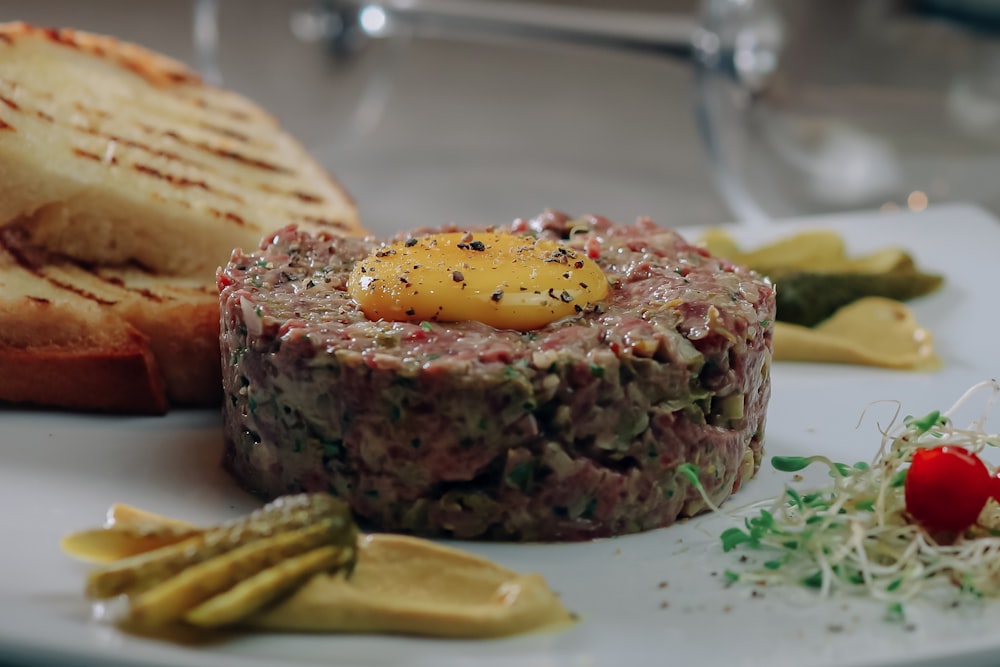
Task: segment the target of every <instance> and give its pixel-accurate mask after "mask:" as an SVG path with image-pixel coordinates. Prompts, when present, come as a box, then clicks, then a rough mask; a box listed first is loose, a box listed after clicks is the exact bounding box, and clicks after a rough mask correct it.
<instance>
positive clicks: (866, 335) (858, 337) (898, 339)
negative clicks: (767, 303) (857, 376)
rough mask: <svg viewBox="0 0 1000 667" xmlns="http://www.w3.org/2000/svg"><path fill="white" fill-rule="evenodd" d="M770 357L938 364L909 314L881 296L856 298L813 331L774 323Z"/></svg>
mask: <svg viewBox="0 0 1000 667" xmlns="http://www.w3.org/2000/svg"><path fill="white" fill-rule="evenodd" d="M774 358H775V359H776V360H778V361H817V362H828V363H845V364H861V365H869V366H881V367H884V368H898V369H913V370H931V369H935V368H938V367H939V366H940V365H941V362H940V359H938V357H937V355H936V354H935V353H934V341H933V337H932V336H931V333H930V331H928V330H927V329H925V328H924V327H922V326H920V324H918V323H917V320H916V318H915V317H914V315H913V311H911V310H910V309H909V308H907V307H906V306H905V305H904V304H902V303H900V302H898V301H894V300H892V299H886V298H882V297H866V298H864V299H859V300H858V301H855V302H854V303H851V304H848V305H847V306H844V307H843V308H841V309H840V310H838V311H837V312H836V313H834V315H833V316H832V317H830V318H829V319H827V320H825V321H824V322H822V323H820V324H819V325H817V326H815V327H804V326H800V325H797V324H788V323H786V322H776V323H775V326H774Z"/></svg>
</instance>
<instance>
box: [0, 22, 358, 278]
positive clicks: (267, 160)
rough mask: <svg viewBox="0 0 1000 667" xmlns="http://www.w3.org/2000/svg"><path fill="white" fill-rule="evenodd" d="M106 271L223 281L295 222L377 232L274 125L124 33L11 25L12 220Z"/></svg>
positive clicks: (1, 185) (1, 113) (5, 139)
mask: <svg viewBox="0 0 1000 667" xmlns="http://www.w3.org/2000/svg"><path fill="white" fill-rule="evenodd" d="M9 223H16V224H17V225H19V226H21V227H22V228H24V229H25V230H26V231H27V232H28V234H29V238H30V240H31V242H32V243H34V244H35V245H38V246H40V247H43V248H46V249H47V250H49V251H51V252H55V253H58V254H62V255H66V256H67V257H71V258H75V259H79V260H81V261H85V262H90V263H96V264H124V263H128V262H134V263H136V264H138V265H140V266H142V267H144V268H146V269H148V270H150V271H152V272H154V273H160V274H174V275H183V276H200V277H203V278H205V279H210V278H211V277H212V276H213V275H214V273H215V270H216V268H217V267H218V266H219V265H221V264H223V263H225V261H226V260H227V259H228V257H229V253H230V252H231V251H232V249H233V248H234V247H237V246H239V247H244V248H249V247H256V245H257V243H258V242H259V240H260V238H261V236H262V235H264V234H266V233H268V232H270V231H272V230H275V229H278V228H280V227H283V226H285V225H287V224H292V223H294V224H298V225H299V226H300V227H303V228H307V229H313V230H318V229H324V230H327V231H332V232H334V233H346V234H353V233H363V230H361V228H360V226H359V224H358V220H357V211H356V209H355V206H354V204H353V202H352V201H351V199H350V198H349V197H348V196H347V195H346V194H345V193H344V191H343V189H342V188H341V187H339V186H338V184H337V183H336V182H334V181H333V179H332V178H331V177H330V176H329V175H328V174H327V173H326V171H324V169H323V168H322V167H320V166H319V165H318V164H317V163H316V162H315V161H314V160H312V159H310V157H309V156H308V154H307V153H306V151H305V150H304V149H303V148H302V147H301V146H300V145H299V144H298V143H297V142H296V141H295V140H294V139H293V138H292V137H291V136H289V135H288V134H287V133H286V132H284V131H283V130H281V128H280V127H279V125H278V124H277V122H276V121H275V119H274V118H272V117H271V116H269V115H268V114H266V113H265V112H264V111H262V110H261V109H260V108H259V107H257V106H256V105H254V104H253V103H252V102H250V101H249V100H247V99H245V98H244V97H241V96H240V95H238V94H236V93H233V92H231V91H227V90H223V89H220V88H216V87H212V86H208V85H206V84H204V83H203V82H202V81H201V80H200V79H199V78H198V76H197V75H196V74H195V73H194V72H192V71H190V70H189V69H188V68H187V67H185V66H184V65H182V64H180V63H178V62H176V61H174V60H171V59H169V58H166V57H164V56H161V55H159V54H156V53H153V52H151V51H148V50H146V49H143V48H142V47H139V46H136V45H132V44H127V43H123V42H120V41H118V40H116V39H114V38H111V37H104V36H98V35H93V34H89V33H83V32H80V31H74V30H68V29H61V30H53V29H42V28H37V27H34V26H30V25H27V24H24V23H8V24H0V224H9Z"/></svg>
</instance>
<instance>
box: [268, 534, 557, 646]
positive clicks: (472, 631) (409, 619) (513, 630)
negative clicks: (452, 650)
mask: <svg viewBox="0 0 1000 667" xmlns="http://www.w3.org/2000/svg"><path fill="white" fill-rule="evenodd" d="M358 547H359V550H358V562H357V565H356V566H355V569H354V573H353V574H352V575H351V576H350V577H349V578H348V577H345V576H343V575H339V574H337V575H325V576H317V577H313V578H312V579H311V580H310V581H309V582H308V583H307V584H306V585H305V586H303V587H302V588H300V589H299V590H298V591H297V592H296V593H294V594H293V595H292V596H291V597H289V598H288V599H287V600H285V601H284V602H282V603H280V604H278V605H277V606H275V607H272V608H270V609H268V610H265V611H263V612H261V613H259V614H257V615H255V616H253V617H251V618H250V619H249V621H248V623H249V624H250V625H252V626H254V627H259V628H265V629H271V630H295V631H314V632H365V633H368V632H375V633H378V632H382V633H394V634H412V635H426V636H431V637H452V638H486V637H500V636H505V635H513V634H519V633H523V632H529V631H537V630H544V629H552V628H559V627H562V626H565V625H568V624H569V623H571V622H572V615H571V614H570V613H569V612H568V611H567V610H566V608H565V607H564V606H563V604H562V603H561V602H560V601H559V598H558V597H557V596H556V595H555V594H554V593H553V592H552V590H551V589H549V587H548V585H547V584H546V583H545V580H544V579H543V578H542V577H541V575H538V574H518V573H517V572H514V571H512V570H509V569H507V568H504V567H501V566H500V565H497V564H496V563H493V562H492V561H490V560H488V559H486V558H482V557H479V556H476V555H473V554H470V553H468V552H465V551H461V550H459V549H453V548H450V547H447V546H442V545H439V544H435V543H433V542H429V541H427V540H422V539H418V538H413V537H407V536H403V535H365V536H363V537H362V538H361V540H360V542H359V544H358Z"/></svg>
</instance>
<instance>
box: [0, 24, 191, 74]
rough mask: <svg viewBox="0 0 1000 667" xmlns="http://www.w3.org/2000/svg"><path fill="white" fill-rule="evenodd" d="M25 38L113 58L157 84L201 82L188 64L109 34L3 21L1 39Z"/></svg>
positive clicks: (0, 31)
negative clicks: (50, 42)
mask: <svg viewBox="0 0 1000 667" xmlns="http://www.w3.org/2000/svg"><path fill="white" fill-rule="evenodd" d="M21 38H33V39H44V40H50V41H52V42H54V43H56V44H61V45H63V46H67V47H71V48H75V49H79V50H80V51H82V52H84V53H87V54H90V55H92V56H96V57H98V58H109V59H112V60H114V61H115V62H117V63H118V64H119V65H121V66H122V67H125V68H126V69H129V70H131V71H133V72H135V73H136V74H138V75H140V76H142V77H143V78H144V79H146V81H148V82H149V83H150V84H151V85H153V86H158V87H166V86H171V85H177V84H182V83H184V84H200V83H201V77H200V76H198V75H197V74H196V73H195V72H193V71H192V70H191V69H189V68H188V67H187V65H185V64H184V63H181V62H180V61H177V60H174V59H173V58H169V57H167V56H165V55H163V54H162V53H157V52H155V51H150V50H149V49H147V48H145V47H142V46H139V45H138V44H132V43H130V42H123V41H121V40H119V39H116V38H114V37H111V36H109V35H96V34H94V33H89V32H83V31H80V30H73V29H72V28H43V27H39V26H34V25H31V24H28V23H25V22H23V21H15V22H12V23H0V41H3V42H8V43H11V42H13V41H14V40H17V39H21Z"/></svg>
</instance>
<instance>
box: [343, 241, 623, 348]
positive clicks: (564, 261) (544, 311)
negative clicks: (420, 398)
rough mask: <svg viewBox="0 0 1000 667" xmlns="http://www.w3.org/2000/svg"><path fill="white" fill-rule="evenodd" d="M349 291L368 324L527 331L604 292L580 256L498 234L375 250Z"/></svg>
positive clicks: (597, 273)
mask: <svg viewBox="0 0 1000 667" xmlns="http://www.w3.org/2000/svg"><path fill="white" fill-rule="evenodd" d="M347 289H348V291H349V292H350V294H351V296H352V297H353V298H354V300H355V301H357V302H358V304H359V305H360V306H361V310H362V312H364V314H365V315H366V316H367V317H368V318H369V319H372V320H379V319H381V320H394V321H408V322H422V321H438V322H460V321H467V320H475V321H479V322H483V323H484V324H489V325H491V326H494V327H496V328H498V329H516V330H518V331H529V330H531V329H537V328H539V327H542V326H545V325H546V324H549V323H550V322H555V321H556V320H560V319H562V318H564V317H569V316H572V315H575V314H578V313H581V312H583V311H584V310H586V309H588V308H590V307H592V306H593V305H594V304H596V303H597V302H599V301H601V300H602V299H604V298H605V297H606V296H607V294H608V280H607V278H606V277H605V275H604V272H603V271H602V270H601V268H600V267H599V266H598V265H597V264H595V263H594V262H593V261H592V260H590V259H588V258H587V257H586V256H585V254H584V253H582V252H579V251H577V250H574V249H572V248H568V247H566V246H562V245H559V244H558V243H556V242H554V241H548V240H538V239H533V238H530V237H522V236H516V235H513V234H508V233H503V232H494V231H487V232H477V233H468V232H450V233H444V234H433V235H430V236H424V237H420V238H410V239H407V240H406V241H401V242H397V243H393V244H391V245H386V246H381V247H379V248H376V249H375V250H374V251H373V252H372V254H370V255H369V256H368V257H366V258H365V259H363V260H361V261H360V262H358V263H357V264H355V266H354V270H353V271H352V272H351V277H350V279H349V280H348V284H347Z"/></svg>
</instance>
